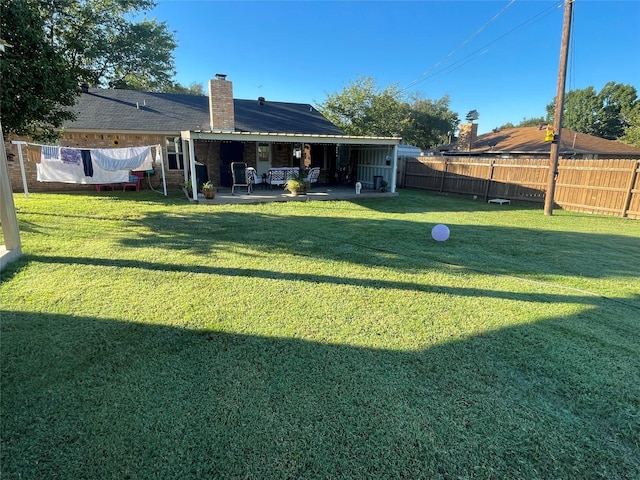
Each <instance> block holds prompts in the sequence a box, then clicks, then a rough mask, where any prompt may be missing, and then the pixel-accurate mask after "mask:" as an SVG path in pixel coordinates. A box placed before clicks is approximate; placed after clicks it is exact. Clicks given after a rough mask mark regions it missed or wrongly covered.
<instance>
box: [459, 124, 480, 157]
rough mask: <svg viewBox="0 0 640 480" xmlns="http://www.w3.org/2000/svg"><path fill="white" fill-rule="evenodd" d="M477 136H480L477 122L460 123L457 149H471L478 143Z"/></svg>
mask: <svg viewBox="0 0 640 480" xmlns="http://www.w3.org/2000/svg"><path fill="white" fill-rule="evenodd" d="M476 138H478V124H477V123H473V122H471V123H465V124H463V125H460V134H459V135H458V145H457V149H458V150H459V151H461V152H468V151H470V150H471V149H472V148H473V146H474V145H475V143H476Z"/></svg>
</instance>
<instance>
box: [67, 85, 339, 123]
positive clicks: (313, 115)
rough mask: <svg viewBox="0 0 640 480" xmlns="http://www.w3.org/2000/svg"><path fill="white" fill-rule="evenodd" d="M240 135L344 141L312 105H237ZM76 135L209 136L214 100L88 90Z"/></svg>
mask: <svg viewBox="0 0 640 480" xmlns="http://www.w3.org/2000/svg"><path fill="white" fill-rule="evenodd" d="M233 102H234V110H235V128H236V131H238V132H254V133H258V132H259V133H298V134H311V135H343V134H344V133H343V132H342V130H340V129H339V128H338V127H336V126H335V125H333V124H332V123H331V122H330V121H329V120H327V119H326V118H324V117H323V116H322V115H321V114H320V112H318V110H316V109H315V108H314V107H312V106H311V105H309V104H302V103H286V102H271V101H265V102H264V103H263V104H260V102H258V101H257V100H239V99H234V101H233ZM73 110H74V112H76V115H77V118H76V119H75V120H74V121H72V122H68V123H66V124H65V127H66V128H67V129H73V130H101V131H130V130H133V131H135V130H140V131H146V132H156V131H157V132H180V131H182V130H203V131H208V130H209V129H210V126H209V98H208V97H206V96H199V95H184V94H174V93H152V92H138V91H134V90H103V89H94V88H92V89H89V93H82V94H80V96H79V97H78V101H77V102H76V105H75V107H74V108H73Z"/></svg>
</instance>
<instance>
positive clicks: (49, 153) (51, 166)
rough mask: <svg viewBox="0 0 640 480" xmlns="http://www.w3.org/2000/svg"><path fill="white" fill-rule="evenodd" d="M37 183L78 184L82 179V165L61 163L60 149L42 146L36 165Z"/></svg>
mask: <svg viewBox="0 0 640 480" xmlns="http://www.w3.org/2000/svg"><path fill="white" fill-rule="evenodd" d="M36 170H37V179H38V181H39V182H62V183H79V182H80V180H81V179H82V178H83V177H84V169H83V168H82V165H76V164H74V163H67V162H63V161H62V160H61V158H60V147H52V146H43V147H42V158H41V160H40V163H38V164H36Z"/></svg>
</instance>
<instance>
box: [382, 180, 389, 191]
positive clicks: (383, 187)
mask: <svg viewBox="0 0 640 480" xmlns="http://www.w3.org/2000/svg"><path fill="white" fill-rule="evenodd" d="M388 186H389V184H388V183H387V182H385V181H384V180H382V181H381V182H380V191H381V192H386V191H387V187H388Z"/></svg>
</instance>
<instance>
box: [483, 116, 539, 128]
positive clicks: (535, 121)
mask: <svg viewBox="0 0 640 480" xmlns="http://www.w3.org/2000/svg"><path fill="white" fill-rule="evenodd" d="M546 124H547V119H546V118H544V117H532V118H526V117H525V118H523V119H522V120H520V123H518V124H517V125H514V124H513V123H511V122H507V123H505V124H504V125H501V126H500V127H498V128H496V129H495V130H494V131H499V130H506V129H508V128H518V127H537V126H539V125H546Z"/></svg>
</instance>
